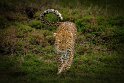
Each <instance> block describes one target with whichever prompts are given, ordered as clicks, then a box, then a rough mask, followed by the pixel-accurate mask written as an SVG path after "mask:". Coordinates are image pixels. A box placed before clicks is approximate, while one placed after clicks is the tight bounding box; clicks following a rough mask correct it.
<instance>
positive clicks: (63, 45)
mask: <svg viewBox="0 0 124 83" xmlns="http://www.w3.org/2000/svg"><path fill="white" fill-rule="evenodd" d="M49 13H53V14H55V15H56V16H57V17H58V18H59V19H60V20H61V21H59V22H49V21H48V20H46V19H45V18H44V17H45V15H46V14H49ZM40 19H41V21H42V22H43V23H45V24H47V25H49V26H56V27H57V30H56V32H55V33H54V35H53V36H54V37H55V53H56V54H57V56H59V58H58V60H57V61H58V72H57V74H58V75H59V74H61V73H62V72H66V71H68V70H69V69H70V67H71V65H72V63H73V59H74V53H75V41H76V34H77V27H76V24H75V23H73V22H70V21H64V22H63V21H62V20H63V17H62V15H61V13H59V12H58V10H54V9H47V10H45V11H44V12H43V13H41V14H40Z"/></svg>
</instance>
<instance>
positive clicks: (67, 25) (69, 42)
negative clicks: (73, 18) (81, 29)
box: [55, 22, 77, 74]
mask: <svg viewBox="0 0 124 83" xmlns="http://www.w3.org/2000/svg"><path fill="white" fill-rule="evenodd" d="M76 32H77V29H76V26H75V24H74V23H72V22H63V23H61V24H60V26H59V27H58V29H57V32H56V36H55V48H56V51H57V53H58V54H60V56H62V54H63V53H64V52H66V50H69V51H70V53H69V58H68V59H67V60H65V61H64V62H61V61H60V62H59V67H58V74H59V73H61V72H63V71H66V70H68V69H69V68H70V66H71V64H72V62H73V58H74V45H75V39H76Z"/></svg>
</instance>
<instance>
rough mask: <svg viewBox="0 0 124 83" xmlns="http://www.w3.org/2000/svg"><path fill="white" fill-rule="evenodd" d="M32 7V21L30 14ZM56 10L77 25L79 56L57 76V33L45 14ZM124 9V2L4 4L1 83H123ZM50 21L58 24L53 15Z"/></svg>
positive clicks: (0, 10) (7, 0)
mask: <svg viewBox="0 0 124 83" xmlns="http://www.w3.org/2000/svg"><path fill="white" fill-rule="evenodd" d="M27 8H32V9H33V10H35V11H34V15H33V17H32V18H31V17H30V16H29V15H28V13H26V12H25V10H26V9H27ZM48 8H54V9H57V10H58V11H60V13H62V16H63V17H64V20H63V21H72V22H74V23H75V24H76V26H77V29H78V33H77V35H78V36H77V39H76V46H75V57H74V61H73V64H72V66H71V68H70V70H69V71H67V72H64V73H62V74H61V75H57V62H56V59H57V56H56V54H55V49H54V40H55V39H54V37H53V33H54V32H55V31H56V29H57V27H53V26H47V25H44V24H43V23H41V21H40V20H39V15H40V13H42V12H43V11H44V10H45V9H48ZM123 9H124V6H123V1H122V0H105V1H104V0H71V1H69V0H53V1H52V2H51V0H41V1H40V0H30V1H17V0H4V1H0V82H1V83H123V82H124V12H123ZM46 18H47V19H48V20H50V21H57V20H56V17H55V16H53V15H47V16H46Z"/></svg>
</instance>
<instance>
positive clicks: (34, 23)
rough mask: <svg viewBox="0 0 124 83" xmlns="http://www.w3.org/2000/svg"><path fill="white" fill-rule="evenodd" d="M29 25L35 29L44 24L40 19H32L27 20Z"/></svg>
mask: <svg viewBox="0 0 124 83" xmlns="http://www.w3.org/2000/svg"><path fill="white" fill-rule="evenodd" d="M29 26H31V27H33V28H35V29H41V28H43V27H44V25H43V24H42V23H41V21H40V20H32V21H30V22H29Z"/></svg>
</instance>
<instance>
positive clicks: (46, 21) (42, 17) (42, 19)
mask: <svg viewBox="0 0 124 83" xmlns="http://www.w3.org/2000/svg"><path fill="white" fill-rule="evenodd" d="M49 13H53V14H55V15H56V16H57V17H58V18H59V19H60V20H63V17H62V15H61V13H59V12H58V11H57V10H54V9H47V10H45V11H44V12H43V13H41V14H40V19H41V21H42V22H43V23H45V24H47V25H50V26H57V25H58V24H59V22H49V21H48V20H46V19H45V15H47V14H49Z"/></svg>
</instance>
